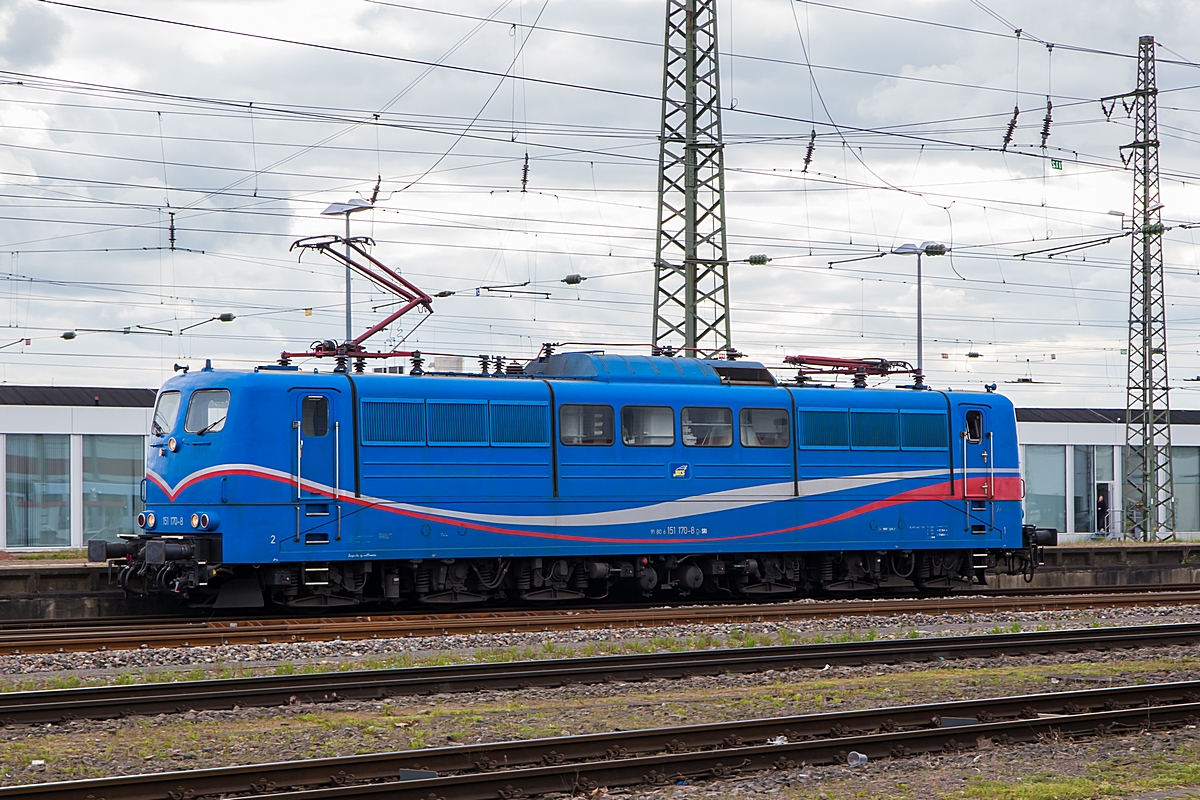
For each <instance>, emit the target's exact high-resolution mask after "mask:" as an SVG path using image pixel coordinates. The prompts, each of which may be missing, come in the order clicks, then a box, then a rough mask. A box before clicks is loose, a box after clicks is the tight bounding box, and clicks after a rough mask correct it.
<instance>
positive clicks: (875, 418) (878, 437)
mask: <svg viewBox="0 0 1200 800" xmlns="http://www.w3.org/2000/svg"><path fill="white" fill-rule="evenodd" d="M850 429H851V437H852V438H851V441H852V443H853V446H854V447H867V448H893V447H899V446H900V415H899V414H898V413H896V412H895V411H890V412H887V411H885V412H882V413H880V412H871V411H855V412H854V413H853V414H851V415H850Z"/></svg>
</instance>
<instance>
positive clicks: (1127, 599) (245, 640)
mask: <svg viewBox="0 0 1200 800" xmlns="http://www.w3.org/2000/svg"><path fill="white" fill-rule="evenodd" d="M1194 603H1200V590H1195V589H1187V590H1161V589H1160V590H1157V591H1120V592H1112V591H1105V592H1103V593H1096V594H1087V593H1073V594H1057V593H1056V594H1052V595H1046V594H1036V595H1028V594H1016V595H1001V594H996V595H977V596H970V597H943V598H933V599H930V598H920V599H917V598H909V599H891V600H832V601H807V602H791V603H772V604H769V605H747V604H736V605H735V604H729V605H688V606H673V607H649V608H648V607H637V608H581V609H559V610H546V609H539V610H517V611H512V610H509V611H467V612H456V613H453V614H371V615H356V616H335V617H321V618H311V617H309V618H304V617H301V618H294V619H278V618H272V617H259V618H249V619H229V618H210V619H187V618H174V617H154V618H146V619H140V618H136V617H131V618H120V619H113V620H103V619H99V620H87V621H79V620H71V621H59V624H54V621H47V620H40V621H29V624H28V625H22V624H21V623H19V622H11V623H6V624H5V627H4V629H3V630H0V655H14V654H22V653H53V652H88V651H98V650H136V649H140V648H159V647H199V646H208V645H236V644H267V643H281V642H305V641H330V640H334V639H343V640H353V639H374V638H379V639H385V638H403V637H409V636H438V635H448V634H473V633H509V632H528V631H562V630H583V629H598V628H614V629H615V628H639V627H647V628H649V627H659V626H669V625H684V624H718V623H734V624H737V623H752V622H783V621H788V620H801V619H830V618H839V617H848V616H861V617H890V616H896V615H902V614H963V613H994V612H1005V611H1058V610H1072V609H1091V608H1122V607H1136V606H1147V605H1163V604H1167V605H1186V604H1194Z"/></svg>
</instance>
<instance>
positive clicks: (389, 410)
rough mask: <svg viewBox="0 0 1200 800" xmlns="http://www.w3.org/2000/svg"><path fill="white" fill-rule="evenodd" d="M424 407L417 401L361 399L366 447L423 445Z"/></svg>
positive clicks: (363, 438) (363, 434)
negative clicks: (375, 445) (374, 445)
mask: <svg viewBox="0 0 1200 800" xmlns="http://www.w3.org/2000/svg"><path fill="white" fill-rule="evenodd" d="M424 411H425V404H424V403H423V402H421V401H420V400H363V401H362V411H361V413H360V417H361V423H362V440H363V442H364V443H365V444H424V443H425V414H424Z"/></svg>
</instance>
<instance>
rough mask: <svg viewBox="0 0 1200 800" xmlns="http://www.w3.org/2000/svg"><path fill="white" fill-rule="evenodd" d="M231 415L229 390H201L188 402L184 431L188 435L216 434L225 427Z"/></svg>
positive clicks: (194, 393)
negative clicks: (227, 418)
mask: <svg viewBox="0 0 1200 800" xmlns="http://www.w3.org/2000/svg"><path fill="white" fill-rule="evenodd" d="M228 415H229V390H228V389H201V390H200V391H197V392H193V393H192V399H191V400H189V401H188V411H187V419H186V420H185V421H184V423H183V429H184V430H185V431H187V432H188V433H198V434H205V433H216V432H218V431H220V430H221V429H222V428H224V427H225V418H226V417H227V416H228Z"/></svg>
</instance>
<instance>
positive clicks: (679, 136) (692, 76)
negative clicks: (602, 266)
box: [651, 0, 732, 357]
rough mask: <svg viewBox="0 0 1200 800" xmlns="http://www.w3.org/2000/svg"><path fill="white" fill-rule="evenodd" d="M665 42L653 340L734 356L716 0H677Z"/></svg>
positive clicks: (671, 0)
mask: <svg viewBox="0 0 1200 800" xmlns="http://www.w3.org/2000/svg"><path fill="white" fill-rule="evenodd" d="M664 50H665V52H664V56H663V94H662V99H663V100H662V134H661V137H660V147H659V156H658V173H659V184H658V235H657V243H656V245H655V249H654V325H653V330H652V332H651V335H652V342H653V345H654V347H655V349H656V351H662V350H668V349H673V350H680V349H682V351H683V355H689V356H690V355H697V356H702V357H713V356H717V355H721V354H725V355H729V354H730V353H731V352H732V342H731V339H730V328H729V260H728V258H727V257H726V250H725V153H724V145H723V143H722V139H721V86H720V77H719V72H718V64H717V59H718V57H717V3H716V0H667V32H666V45H665V48H664ZM668 351H669V350H668Z"/></svg>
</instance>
